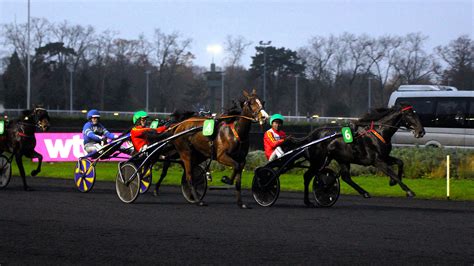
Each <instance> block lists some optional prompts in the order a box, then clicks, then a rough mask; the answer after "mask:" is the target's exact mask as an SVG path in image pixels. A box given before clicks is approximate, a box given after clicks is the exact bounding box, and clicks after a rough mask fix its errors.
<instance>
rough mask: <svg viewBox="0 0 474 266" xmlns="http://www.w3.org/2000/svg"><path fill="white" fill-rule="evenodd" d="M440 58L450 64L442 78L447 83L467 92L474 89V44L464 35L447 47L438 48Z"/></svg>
mask: <svg viewBox="0 0 474 266" xmlns="http://www.w3.org/2000/svg"><path fill="white" fill-rule="evenodd" d="M436 51H437V54H438V55H439V57H440V58H441V59H442V60H443V61H444V62H446V63H447V64H448V67H447V69H446V70H445V71H444V73H443V75H442V78H443V81H444V82H445V83H448V84H450V85H454V86H457V87H458V88H461V89H465V90H473V89H474V69H473V60H474V42H473V41H472V40H471V38H469V36H468V35H462V36H460V37H458V38H457V39H456V40H453V41H451V42H450V43H449V45H446V46H438V47H436Z"/></svg>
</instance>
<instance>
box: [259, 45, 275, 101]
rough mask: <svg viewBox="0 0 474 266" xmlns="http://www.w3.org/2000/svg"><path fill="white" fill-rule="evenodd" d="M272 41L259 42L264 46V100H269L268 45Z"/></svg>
mask: <svg viewBox="0 0 474 266" xmlns="http://www.w3.org/2000/svg"><path fill="white" fill-rule="evenodd" d="M271 43H272V41H268V42H263V41H260V42H259V44H260V45H261V46H263V101H264V102H266V101H267V47H268V46H269V45H270V44H271Z"/></svg>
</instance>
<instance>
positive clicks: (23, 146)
mask: <svg viewBox="0 0 474 266" xmlns="http://www.w3.org/2000/svg"><path fill="white" fill-rule="evenodd" d="M36 128H38V129H40V130H41V131H47V130H48V129H49V115H48V112H47V111H46V109H44V108H40V107H36V108H34V109H33V110H24V111H22V114H21V116H20V117H19V118H18V119H15V120H13V121H10V122H9V123H8V125H7V128H6V134H5V135H4V136H2V137H0V153H3V152H9V153H11V157H10V160H11V159H12V158H13V156H15V161H16V164H17V165H18V169H19V170H20V175H21V178H22V180H23V189H24V190H31V188H30V187H28V185H27V184H26V177H25V168H24V167H23V161H22V157H23V155H24V156H26V157H28V158H37V159H38V167H37V168H36V169H35V170H33V171H31V176H36V175H37V174H38V173H39V172H40V171H41V163H42V161H43V156H42V155H41V154H39V153H37V152H36V151H35V146H36V138H35V132H36Z"/></svg>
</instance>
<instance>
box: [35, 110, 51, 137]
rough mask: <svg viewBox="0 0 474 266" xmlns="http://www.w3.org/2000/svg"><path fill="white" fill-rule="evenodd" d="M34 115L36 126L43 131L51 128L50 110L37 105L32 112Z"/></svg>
mask: <svg viewBox="0 0 474 266" xmlns="http://www.w3.org/2000/svg"><path fill="white" fill-rule="evenodd" d="M32 116H34V119H35V123H36V126H37V127H38V128H39V129H40V130H41V131H43V132H44V131H47V130H48V129H49V115H48V111H46V109H44V108H42V107H35V108H34V109H33V112H32Z"/></svg>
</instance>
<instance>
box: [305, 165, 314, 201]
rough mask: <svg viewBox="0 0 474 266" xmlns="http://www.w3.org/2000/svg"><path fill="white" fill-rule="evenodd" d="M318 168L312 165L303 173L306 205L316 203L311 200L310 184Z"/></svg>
mask: <svg viewBox="0 0 474 266" xmlns="http://www.w3.org/2000/svg"><path fill="white" fill-rule="evenodd" d="M317 170H318V169H317V168H316V167H313V166H310V168H309V169H308V171H306V172H305V173H304V175H303V178H304V205H306V207H315V205H314V204H313V203H312V202H311V201H310V200H309V184H310V183H311V180H312V179H313V177H314V175H315V174H316V172H317Z"/></svg>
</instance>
